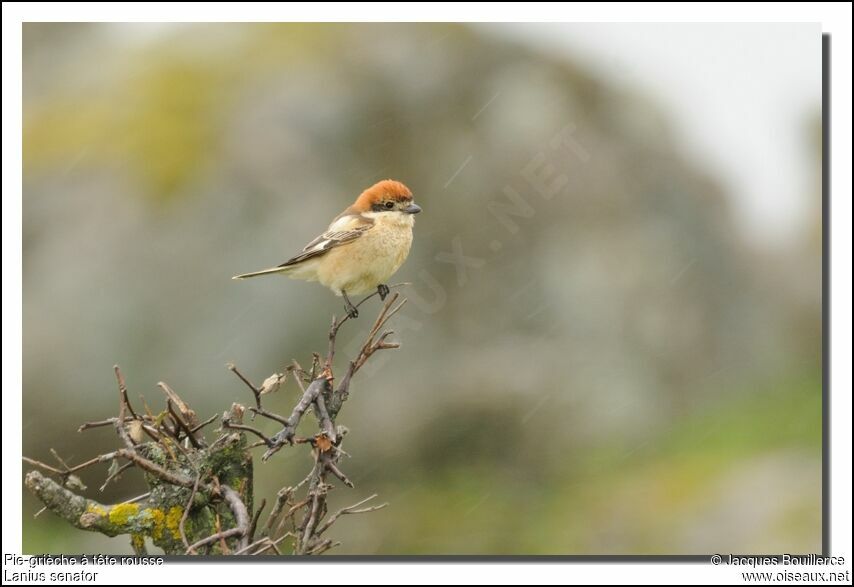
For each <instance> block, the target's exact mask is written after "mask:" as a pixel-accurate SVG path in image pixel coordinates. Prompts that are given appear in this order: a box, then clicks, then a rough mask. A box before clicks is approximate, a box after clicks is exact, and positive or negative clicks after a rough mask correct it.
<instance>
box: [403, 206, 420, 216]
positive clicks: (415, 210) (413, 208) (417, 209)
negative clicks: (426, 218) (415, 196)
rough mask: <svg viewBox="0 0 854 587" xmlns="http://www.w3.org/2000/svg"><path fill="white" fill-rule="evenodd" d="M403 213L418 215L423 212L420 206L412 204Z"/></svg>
mask: <svg viewBox="0 0 854 587" xmlns="http://www.w3.org/2000/svg"><path fill="white" fill-rule="evenodd" d="M403 211H404V212H406V213H407V214H418V213H419V212H421V206H419V205H418V204H410V205H409V206H407V207H406V208H404V209H403Z"/></svg>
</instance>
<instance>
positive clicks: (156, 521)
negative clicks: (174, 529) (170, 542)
mask: <svg viewBox="0 0 854 587" xmlns="http://www.w3.org/2000/svg"><path fill="white" fill-rule="evenodd" d="M143 514H145V516H146V517H147V518H149V519H150V520H151V537H152V538H154V539H155V540H160V539H161V538H162V537H163V528H164V526H165V523H166V514H164V513H163V510H161V509H160V508H147V509H146V510H145V511H144V512H143Z"/></svg>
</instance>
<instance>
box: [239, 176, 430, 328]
mask: <svg viewBox="0 0 854 587" xmlns="http://www.w3.org/2000/svg"><path fill="white" fill-rule="evenodd" d="M419 212H421V207H420V206H419V205H418V204H416V203H415V202H414V200H413V195H412V191H411V190H410V189H409V188H408V187H406V186H405V185H404V184H403V183H401V182H399V181H396V180H393V179H385V180H382V181H379V182H377V183H375V184H374V185H372V186H371V187H369V188H367V189H366V190H364V191H363V192H362V193H361V194H360V195H359V197H358V198H356V201H355V202H353V204H352V205H351V206H350V207H348V208H347V209H345V210H344V211H343V212H341V214H339V215H338V216H336V217H335V218H334V219H333V220H332V223H331V224H330V225H329V227H328V228H327V229H326V231H325V232H323V233H322V234H321V235H320V236H318V237H317V238H315V239H314V240H312V241H311V242H310V243H308V244H307V245H306V246H304V247H303V249H302V251H300V252H299V253H298V254H297V255H295V256H294V257H291V258H290V259H288V260H287V261H285V262H284V263H282V264H281V265H277V266H275V267H270V268H268V269H262V270H260V271H253V272H251V273H243V274H241V275H235V276H234V277H233V278H232V279H248V278H250V277H259V276H261V275H274V274H280V275H287V276H288V277H291V278H294V279H303V280H305V281H318V282H320V284H321V285H324V286H326V287H328V288H329V289H331V290H332V292H333V293H335V295H337V296H342V297H343V298H344V307H345V309H346V311H347V315H348V316H349V317H350V318H356V317H358V315H359V311H358V310H357V309H356V306H355V305H353V302H352V301H351V300H350V298H349V295H360V294H364V293H368V292H371V291H373V290H376V291H377V293H378V294H379V296H380V298H381V299H382V300H385V298H386V296H387V295H388V293H389V288H388V285H387V284H386V282H387V280H388V278H389V277H391V276H392V275H393V274H394V273H395V272H396V271H397V270H398V269H399V268H400V266H401V265H403V262H404V261H405V260H406V257H407V256H408V255H409V249H410V247H411V246H412V227H413V226H414V225H415V215H416V214H418V213H419Z"/></svg>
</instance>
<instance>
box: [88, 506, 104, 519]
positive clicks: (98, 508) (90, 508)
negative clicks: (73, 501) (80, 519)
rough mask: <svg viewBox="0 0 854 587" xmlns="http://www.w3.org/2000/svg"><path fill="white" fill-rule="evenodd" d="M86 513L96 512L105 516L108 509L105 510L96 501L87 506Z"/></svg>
mask: <svg viewBox="0 0 854 587" xmlns="http://www.w3.org/2000/svg"><path fill="white" fill-rule="evenodd" d="M86 513H87V514H95V515H96V516H100V517H102V518H103V517H104V516H106V515H107V510H105V509H104V508H102V507H101V506H99V505H98V504H96V503H90V504H89V505H88V506H86Z"/></svg>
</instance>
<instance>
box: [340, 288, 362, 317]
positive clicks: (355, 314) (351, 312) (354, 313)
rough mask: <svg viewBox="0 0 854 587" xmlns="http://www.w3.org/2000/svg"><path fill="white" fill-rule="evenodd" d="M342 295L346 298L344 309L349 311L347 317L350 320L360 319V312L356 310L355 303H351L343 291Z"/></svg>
mask: <svg viewBox="0 0 854 587" xmlns="http://www.w3.org/2000/svg"><path fill="white" fill-rule="evenodd" d="M341 295H342V296H343V297H344V307H345V308H346V309H347V315H348V316H349V317H350V318H358V317H359V310H357V309H356V306H354V305H353V302H351V301H350V298H348V297H347V292H346V291H344V290H341Z"/></svg>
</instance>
